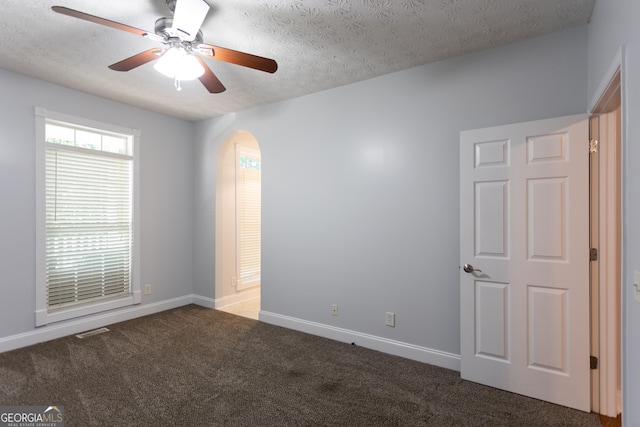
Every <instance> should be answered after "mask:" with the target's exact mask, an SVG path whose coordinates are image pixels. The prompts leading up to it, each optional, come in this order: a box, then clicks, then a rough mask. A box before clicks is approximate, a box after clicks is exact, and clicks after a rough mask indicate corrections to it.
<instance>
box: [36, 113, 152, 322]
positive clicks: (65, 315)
mask: <svg viewBox="0 0 640 427" xmlns="http://www.w3.org/2000/svg"><path fill="white" fill-rule="evenodd" d="M34 116H35V120H34V122H35V126H36V129H35V137H36V138H35V142H34V143H35V169H36V170H35V181H36V182H35V197H36V200H35V219H36V224H35V232H36V233H35V235H36V238H35V251H36V256H35V263H36V266H35V267H36V282H35V288H36V309H35V325H36V326H37V327H42V326H45V325H47V324H49V323H53V322H62V321H65V320H70V319H73V318H75V317H80V316H86V315H90V314H94V313H99V312H101V311H107V310H114V309H118V308H121V307H125V306H129V305H135V304H140V303H141V302H142V292H141V287H140V283H141V281H140V271H141V268H140V261H141V259H142V258H141V256H140V235H141V233H140V217H141V215H140V183H141V180H140V177H141V174H140V164H141V161H140V152H141V148H140V130H139V129H133V128H128V127H123V126H118V125H114V124H111V123H103V122H99V121H96V120H91V119H86V118H83V117H77V116H71V115H68V114H63V113H58V112H55V111H49V110H46V109H44V108H41V107H35V109H34ZM47 120H55V121H59V122H65V123H72V124H73V125H77V126H80V127H86V128H91V129H99V130H101V131H106V132H112V133H117V134H123V135H131V138H130V140H132V142H133V158H131V156H126V157H127V158H128V159H131V160H132V161H133V244H132V253H131V258H132V260H131V261H132V262H131V265H132V267H131V270H132V278H131V294H129V295H128V296H126V297H124V298H119V299H115V300H109V301H105V302H99V303H95V304H87V305H85V306H80V307H76V308H70V309H67V310H60V311H53V312H51V313H49V311H48V308H47V301H46V286H47V285H46V250H45V246H46V245H45V239H46V206H45V203H46V201H45V199H46V197H45V195H46V194H45V193H46V185H45V174H46V164H45V163H46V160H45V149H46V145H47V143H46V141H45V138H46V135H45V125H46V121H47ZM78 150H79V151H82V150H81V149H78ZM107 154H108V153H107ZM108 155H109V156H111V155H110V154H108Z"/></svg>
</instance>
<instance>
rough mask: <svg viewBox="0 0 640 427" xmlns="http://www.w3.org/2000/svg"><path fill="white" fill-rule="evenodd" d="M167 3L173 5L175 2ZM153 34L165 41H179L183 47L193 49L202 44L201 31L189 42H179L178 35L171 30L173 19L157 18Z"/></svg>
mask: <svg viewBox="0 0 640 427" xmlns="http://www.w3.org/2000/svg"><path fill="white" fill-rule="evenodd" d="M169 1H174V3H175V0H169ZM155 32H156V34H157V35H159V36H160V37H162V38H163V39H165V40H166V41H172V40H171V39H180V42H181V43H182V44H183V45H188V46H190V47H194V48H195V47H197V46H198V45H200V44H202V31H198V33H197V34H196V37H195V38H194V39H193V41H191V42H188V41H185V40H181V37H180V34H178V33H177V32H176V31H175V30H174V29H173V18H159V19H158V20H157V21H156V25H155ZM185 47H186V46H185Z"/></svg>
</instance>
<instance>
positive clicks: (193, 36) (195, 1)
mask: <svg viewBox="0 0 640 427" xmlns="http://www.w3.org/2000/svg"><path fill="white" fill-rule="evenodd" d="M166 2H167V7H168V8H169V10H170V11H171V12H172V13H173V18H160V19H158V20H157V21H156V24H155V32H154V33H151V32H149V31H145V30H141V29H139V28H135V27H131V26H129V25H125V24H121V23H119V22H115V21H110V20H108V19H105V18H100V17H98V16H93V15H89V14H88V13H84V12H80V11H77V10H73V9H69V8H66V7H63V6H53V7H52V8H51V9H53V11H54V12H57V13H61V14H63V15H68V16H71V17H74V18H79V19H84V20H85V21H89V22H94V23H96V24H101V25H106V26H107V27H112V28H115V29H118V30H122V31H127V32H130V33H133V34H137V35H140V36H143V37H146V38H149V39H152V40H156V41H159V42H160V43H162V44H163V45H164V47H157V48H153V49H149V50H146V51H144V52H140V53H138V54H136V55H133V56H131V57H129V58H126V59H123V60H122V61H120V62H116V63H115V64H112V65H109V68H110V69H112V70H115V71H129V70H132V69H134V68H136V67H139V66H141V65H144V64H146V63H148V62H151V61H154V60H156V59H157V60H158V62H156V64H155V65H154V68H155V69H156V70H158V71H159V72H161V73H162V74H164V75H166V76H168V77H171V78H173V79H174V83H175V86H176V89H177V90H181V89H182V87H181V85H180V81H181V80H194V79H196V78H197V79H199V80H200V82H202V84H203V85H204V87H205V88H207V90H208V91H209V92H210V93H221V92H224V91H225V90H226V88H225V87H224V85H223V84H222V83H221V82H220V80H218V78H217V77H216V75H215V74H213V71H211V69H210V68H209V67H208V66H207V64H206V63H205V62H204V60H203V59H202V58H201V57H200V56H199V55H201V56H204V57H206V58H213V59H217V60H219V61H224V62H228V63H231V64H237V65H241V66H243V67H249V68H253V69H255V70H260V71H265V72H267V73H275V72H276V70H277V69H278V64H277V63H276V61H274V60H273V59H269V58H263V57H261V56H256V55H251V54H249V53H244V52H238V51H236V50H232V49H226V48H223V47H218V46H213V45H210V44H206V43H203V41H202V31H201V30H200V27H201V25H202V23H203V22H204V18H205V17H206V15H207V13H208V11H209V5H208V4H207V3H206V2H205V1H204V0H166Z"/></svg>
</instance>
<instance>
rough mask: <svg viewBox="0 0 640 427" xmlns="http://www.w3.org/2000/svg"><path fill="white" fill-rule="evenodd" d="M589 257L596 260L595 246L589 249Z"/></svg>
mask: <svg viewBox="0 0 640 427" xmlns="http://www.w3.org/2000/svg"><path fill="white" fill-rule="evenodd" d="M589 259H590V260H591V261H597V260H598V249H596V248H591V249H589Z"/></svg>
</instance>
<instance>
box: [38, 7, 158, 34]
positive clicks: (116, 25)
mask: <svg viewBox="0 0 640 427" xmlns="http://www.w3.org/2000/svg"><path fill="white" fill-rule="evenodd" d="M51 9H53V11H54V12H58V13H61V14H63V15H67V16H72V17H74V18H79V19H84V20H85V21H89V22H95V23H96V24H101V25H106V26H107V27H111V28H115V29H117V30H122V31H127V32H129V33H133V34H137V35H139V36H147V35H153V33H149V32H148V31H145V30H141V29H139V28H135V27H131V26H129V25H125V24H121V23H119V22H115V21H110V20H108V19H104V18H100V17H98V16H93V15H89V14H88V13H84V12H80V11H78V10H73V9H69V8H67V7H63V6H52V7H51Z"/></svg>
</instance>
